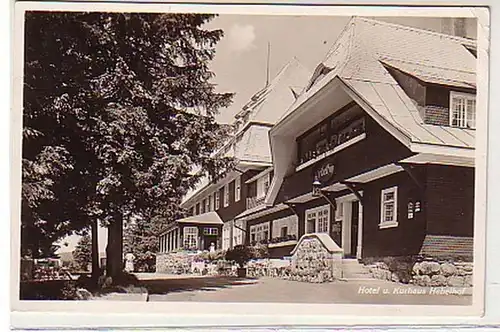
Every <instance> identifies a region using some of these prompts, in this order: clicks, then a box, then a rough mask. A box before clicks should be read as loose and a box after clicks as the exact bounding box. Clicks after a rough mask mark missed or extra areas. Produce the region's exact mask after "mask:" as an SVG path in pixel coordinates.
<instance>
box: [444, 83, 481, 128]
mask: <svg viewBox="0 0 500 332" xmlns="http://www.w3.org/2000/svg"><path fill="white" fill-rule="evenodd" d="M450 126H451V127H457V128H471V129H475V128H476V96H475V95H474V94H470V93H462V92H455V91H451V92H450Z"/></svg>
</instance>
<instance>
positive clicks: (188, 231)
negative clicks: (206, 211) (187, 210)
mask: <svg viewBox="0 0 500 332" xmlns="http://www.w3.org/2000/svg"><path fill="white" fill-rule="evenodd" d="M182 235H183V236H182V237H183V241H182V243H183V245H184V248H186V249H198V236H199V230H198V227H195V226H187V227H184V229H183V234H182ZM191 240H194V242H193V243H194V245H191V243H192V241H191ZM186 242H187V243H188V245H187V246H186Z"/></svg>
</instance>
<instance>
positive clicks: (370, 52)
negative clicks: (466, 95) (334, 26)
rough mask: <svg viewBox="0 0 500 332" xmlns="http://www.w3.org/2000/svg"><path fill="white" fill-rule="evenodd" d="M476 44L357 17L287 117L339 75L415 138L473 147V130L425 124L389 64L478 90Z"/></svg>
mask: <svg viewBox="0 0 500 332" xmlns="http://www.w3.org/2000/svg"><path fill="white" fill-rule="evenodd" d="M474 47H476V42H475V41H474V40H470V39H465V38H460V37H455V36H450V35H445V34H440V33H436V32H431V31H427V30H421V29H416V28H411V27H406V26H401V25H397V24H391V23H385V22H379V21H375V20H371V19H366V18H360V17H354V18H352V19H351V21H350V22H349V23H348V24H347V26H346V28H345V29H344V31H343V32H342V33H341V35H340V37H339V39H338V40H337V42H336V43H335V44H334V46H333V47H332V49H331V50H330V51H329V53H328V54H327V56H326V58H325V59H324V60H323V62H322V63H321V64H320V65H318V67H317V69H316V71H315V72H314V75H313V76H312V77H311V78H310V80H309V84H308V89H306V90H305V91H304V92H303V93H302V94H301V95H300V96H299V97H298V98H297V100H296V102H295V103H294V104H293V105H292V106H291V107H290V108H289V110H288V111H287V112H286V114H285V116H284V117H286V116H288V114H290V113H291V112H294V111H295V110H296V109H297V108H298V107H299V106H300V105H301V104H303V103H304V102H305V101H306V100H308V99H309V98H311V97H312V96H313V95H314V94H315V93H317V92H318V91H319V90H321V88H323V87H324V86H325V85H327V84H328V83H329V82H330V81H332V80H334V79H335V78H337V79H340V80H341V81H342V82H343V83H344V84H345V87H346V88H348V89H349V90H350V91H351V92H352V93H353V94H355V95H356V96H357V97H358V98H359V99H360V100H362V101H364V102H366V103H367V104H368V105H369V106H370V107H371V108H372V109H373V110H374V111H375V112H376V113H377V115H378V116H380V117H381V118H382V119H383V121H386V122H388V123H389V124H390V125H391V126H392V127H393V128H394V129H395V130H397V131H399V132H401V133H402V134H403V135H405V136H407V138H408V140H409V141H410V142H413V143H422V144H432V145H444V146H453V147H461V148H473V147H474V141H475V131H474V130H470V129H462V128H450V127H445V126H437V125H427V124H424V121H423V119H422V118H421V116H420V113H419V111H418V108H417V106H416V105H415V103H414V102H413V101H412V100H411V99H410V97H408V95H407V94H406V93H405V92H404V91H403V89H402V88H401V87H400V86H399V84H398V82H397V81H396V80H395V79H394V78H393V76H392V75H391V74H390V73H389V72H388V70H387V68H386V67H387V66H388V65H389V66H391V67H394V68H396V69H399V70H401V71H403V72H405V73H408V74H410V75H412V76H414V77H417V78H418V79H420V80H422V81H424V82H430V83H437V84H443V85H449V86H456V87H461V88H463V87H466V88H475V87H476V58H475V57H474V55H473V54H472V53H471V52H470V51H469V50H468V49H467V48H474ZM284 117H283V118H284Z"/></svg>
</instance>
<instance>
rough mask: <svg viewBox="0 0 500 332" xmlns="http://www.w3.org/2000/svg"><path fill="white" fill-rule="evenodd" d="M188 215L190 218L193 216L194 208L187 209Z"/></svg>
mask: <svg viewBox="0 0 500 332" xmlns="http://www.w3.org/2000/svg"><path fill="white" fill-rule="evenodd" d="M189 215H190V216H194V206H191V207H190V208H189Z"/></svg>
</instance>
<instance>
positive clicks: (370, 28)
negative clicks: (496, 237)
mask: <svg viewBox="0 0 500 332" xmlns="http://www.w3.org/2000/svg"><path fill="white" fill-rule="evenodd" d="M458 30H460V29H458ZM460 31H461V30H460ZM374 35H376V36H377V38H373V36H374ZM278 77H279V75H278ZM293 77H294V78H295V79H297V81H295V82H293V86H294V87H295V88H291V87H292V84H290V82H288V81H287V82H286V84H281V90H280V89H278V87H277V86H278V84H277V83H276V82H279V81H280V80H279V79H278V80H275V81H274V83H271V85H270V86H271V87H273V86H274V89H267V90H266V89H264V90H263V91H261V92H259V93H258V94H257V95H256V97H254V98H253V99H252V100H251V102H250V103H249V105H247V106H246V107H244V108H243V110H242V111H241V112H240V113H239V114H238V115H237V116H236V123H237V124H238V123H239V124H240V127H239V128H243V129H240V136H238V135H236V136H235V138H234V140H233V142H239V143H238V144H240V145H238V144H233V143H231V144H228V145H227V146H226V153H227V152H228V151H233V155H234V156H236V157H237V158H238V160H239V165H238V167H237V168H238V169H239V172H233V173H231V174H227V176H226V177H225V178H224V179H223V180H221V181H220V182H218V183H216V184H208V183H207V184H205V185H203V186H201V188H200V189H198V190H197V191H196V192H195V193H193V194H192V195H191V196H189V197H188V198H187V199H186V200H185V202H184V203H183V204H184V206H185V207H186V208H188V209H189V210H190V211H191V214H192V217H190V218H192V219H191V221H193V220H196V216H199V217H198V218H200V217H203V215H204V214H207V213H215V214H216V215H217V216H218V217H219V218H220V220H219V221H218V223H217V225H220V227H221V231H219V232H220V233H218V235H217V236H218V238H217V248H222V249H228V248H230V247H232V246H234V245H236V244H247V245H253V244H256V243H263V244H266V245H267V247H268V249H269V253H270V256H271V257H272V258H283V257H286V256H289V255H290V254H291V252H292V251H293V249H294V248H295V246H296V245H297V243H298V242H299V241H300V239H301V237H304V236H307V235H308V234H318V233H319V234H321V237H323V238H324V236H325V234H326V235H327V236H328V237H329V238H331V239H332V240H333V241H334V242H335V244H337V245H338V246H339V247H340V248H342V250H343V255H344V257H345V258H356V259H358V260H363V259H370V258H377V257H388V256H399V257H400V256H429V257H445V258H446V257H453V258H459V259H465V260H469V261H470V260H472V250H473V230H474V188H475V185H474V184H475V169H474V165H475V161H474V158H475V118H476V42H475V41H474V40H472V39H467V38H461V37H457V36H451V35H445V34H439V33H436V32H431V31H425V30H420V29H416V28H409V27H404V26H400V25H395V24H390V23H384V22H378V21H374V20H370V19H364V18H357V17H356V18H353V19H352V20H351V21H350V22H349V23H348V25H347V26H346V28H345V29H344V31H343V32H342V33H341V35H340V37H339V38H338V40H337V42H336V43H335V45H334V46H333V47H332V49H331V51H330V52H329V53H328V54H327V56H326V58H325V60H324V61H323V62H322V63H320V64H319V65H318V66H317V68H316V70H315V71H314V72H313V73H312V76H311V75H310V74H307V77H306V78H304V77H305V74H304V72H303V71H302V73H301V74H300V75H295V76H293ZM301 79H302V81H300V80H301ZM297 86H300V87H301V88H297ZM278 90H279V91H280V92H279V93H277V91H278ZM283 91H287V92H288V93H289V94H288V98H290V96H291V95H293V99H291V100H287V102H281V103H278V102H277V101H276V100H281V99H282V96H284V95H287V92H283ZM290 92H292V93H290ZM273 94H274V95H273ZM280 96H281V97H280ZM262 105H264V106H265V107H263V106H262ZM262 110H266V112H263V111H262ZM256 114H257V115H258V117H256ZM264 115H265V116H264ZM262 116H264V117H265V118H266V120H265V121H264V120H263V118H262ZM257 118H259V119H260V120H258V121H257V120H256V119H257ZM252 119H253V120H252ZM252 121H253V122H252ZM249 124H250V125H249ZM264 124H265V125H264ZM264 127H265V130H264V129H262V128H264ZM249 128H253V130H257V129H256V128H259V129H258V130H261V132H257V131H254V132H251V131H249V130H250V129H249ZM259 133H260V134H259ZM245 135H247V136H245ZM238 137H242V138H238ZM245 137H246V138H245ZM241 142H248V144H247V145H242V143H241ZM256 142H258V144H256ZM241 146H246V147H245V148H241ZM249 146H251V147H253V148H255V147H256V146H259V147H261V148H262V149H263V150H261V153H260V154H259V153H255V152H252V153H249V154H247V155H252V156H253V158H254V159H252V160H249V159H245V158H242V155H241V151H249V149H250V148H249ZM228 147H229V148H228ZM231 149H232V150H231ZM257 155H259V158H256V157H255V156H257ZM212 217H214V216H213V215H212ZM193 218H194V219H193ZM213 225H215V224H213ZM213 225H211V226H210V227H212V226H213ZM214 227H215V226H214ZM199 232H201V231H199ZM200 249H204V248H201V247H200Z"/></svg>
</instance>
